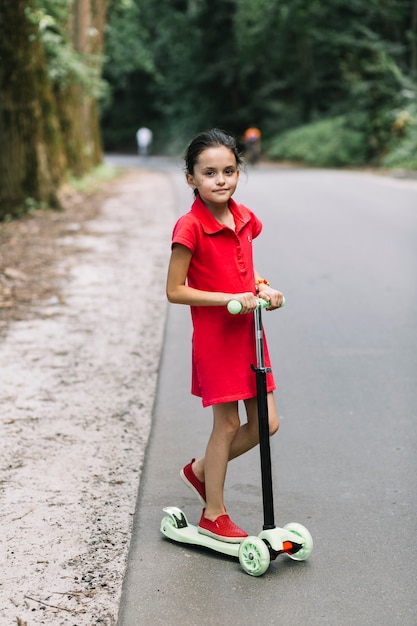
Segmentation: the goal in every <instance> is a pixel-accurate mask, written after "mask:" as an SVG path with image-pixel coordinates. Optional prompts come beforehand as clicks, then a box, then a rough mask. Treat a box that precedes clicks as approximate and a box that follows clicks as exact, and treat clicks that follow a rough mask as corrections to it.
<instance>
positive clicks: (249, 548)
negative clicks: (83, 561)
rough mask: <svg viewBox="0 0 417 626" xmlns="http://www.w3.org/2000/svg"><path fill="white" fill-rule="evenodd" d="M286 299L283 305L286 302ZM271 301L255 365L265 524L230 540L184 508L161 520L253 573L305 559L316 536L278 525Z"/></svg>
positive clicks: (170, 532) (237, 307)
mask: <svg viewBox="0 0 417 626" xmlns="http://www.w3.org/2000/svg"><path fill="white" fill-rule="evenodd" d="M284 303H285V300H284V302H283V303H282V305H281V306H284ZM268 305H269V303H268V302H267V301H266V300H263V299H262V298H258V304H257V308H256V310H255V314H254V318H255V335H256V358H257V366H256V367H254V366H253V365H252V369H253V371H254V372H255V375H256V390H257V398H258V421H259V448H260V457H261V475H262V499H263V510H264V525H263V530H262V532H261V533H260V534H259V535H257V536H249V537H245V539H243V541H242V542H241V543H239V544H236V543H227V542H225V541H221V540H219V539H214V538H212V537H208V536H207V535H203V534H201V533H199V532H198V529H197V527H196V526H193V525H192V524H189V523H188V520H187V518H186V516H185V514H184V513H183V511H181V509H179V508H177V507H174V506H170V507H166V508H164V509H163V510H164V512H165V513H166V514H167V515H166V516H165V517H164V518H163V519H162V522H161V532H162V534H163V535H164V536H165V537H167V538H168V539H172V540H173V541H177V542H179V543H188V544H192V545H195V546H202V547H205V548H209V549H211V550H214V551H216V552H220V553H222V554H226V555H228V556H232V557H236V558H238V559H239V562H240V565H241V566H242V569H243V570H244V571H245V572H246V573H247V574H250V575H251V576H261V575H262V574H264V573H265V572H266V570H267V569H268V567H269V564H270V562H271V561H272V560H274V559H276V558H277V556H278V555H279V554H287V555H288V556H289V557H290V558H291V559H293V560H294V561H305V560H306V559H308V557H309V556H310V555H311V553H312V551H313V539H312V537H311V535H310V533H309V531H308V530H307V528H305V527H304V526H302V525H301V524H298V523H296V522H292V523H290V524H286V525H285V526H284V527H283V528H277V527H276V526H275V522H274V504H273V494H272V470H271V449H270V442H269V425H268V403H267V387H266V374H267V372H268V371H270V370H269V369H268V368H266V367H265V363H264V347H263V326H262V309H263V308H267V307H268ZM227 308H228V310H229V312H230V313H232V314H236V313H240V311H241V310H242V305H241V303H240V302H239V301H238V300H231V301H230V302H229V303H228V305H227Z"/></svg>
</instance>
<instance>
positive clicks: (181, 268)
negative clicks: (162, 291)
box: [166, 244, 256, 313]
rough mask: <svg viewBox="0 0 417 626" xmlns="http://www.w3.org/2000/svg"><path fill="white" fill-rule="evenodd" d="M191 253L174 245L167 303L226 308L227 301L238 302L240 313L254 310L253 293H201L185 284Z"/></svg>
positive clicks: (182, 247) (167, 287)
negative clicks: (240, 308)
mask: <svg viewBox="0 0 417 626" xmlns="http://www.w3.org/2000/svg"><path fill="white" fill-rule="evenodd" d="M191 256H192V255H191V251H190V250H189V249H188V248H186V247H185V246H182V245H181V244H176V245H174V247H173V249H172V252H171V259H170V262H169V266H168V277H167V286H166V293H167V298H168V300H169V302H172V303H174V304H188V305H190V306H226V305H227V303H228V302H229V300H239V302H241V304H242V306H243V309H242V313H249V312H250V311H254V310H255V308H256V297H255V296H254V295H253V293H250V292H248V293H238V294H231V293H223V292H217V291H202V290H200V289H194V288H193V287H189V286H188V285H187V284H186V279H187V273H188V268H189V265H190V261H191Z"/></svg>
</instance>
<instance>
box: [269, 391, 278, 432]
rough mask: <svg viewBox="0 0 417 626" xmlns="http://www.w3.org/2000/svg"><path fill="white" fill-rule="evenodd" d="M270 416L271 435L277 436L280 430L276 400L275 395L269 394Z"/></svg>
mask: <svg viewBox="0 0 417 626" xmlns="http://www.w3.org/2000/svg"><path fill="white" fill-rule="evenodd" d="M268 415H269V434H270V436H271V437H272V435H275V433H276V432H277V430H278V428H279V417H278V413H277V410H276V407H275V399H274V395H273V393H269V394H268Z"/></svg>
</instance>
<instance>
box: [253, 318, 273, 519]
mask: <svg viewBox="0 0 417 626" xmlns="http://www.w3.org/2000/svg"><path fill="white" fill-rule="evenodd" d="M254 315H255V334H256V357H257V367H254V366H253V365H252V369H253V370H254V372H255V374H256V393H257V402H258V424H259V449H260V457H261V477H262V499H263V509H264V526H263V529H264V530H271V529H273V528H275V521H274V497H273V493H272V471H271V447H270V441H269V419H268V398H267V387H266V374H267V372H270V371H271V369H270V368H268V367H265V361H264V345H263V327H262V308H261V307H258V308H257V309H256V310H255V314H254Z"/></svg>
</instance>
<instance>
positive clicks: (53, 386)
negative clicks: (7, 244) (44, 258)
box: [0, 170, 174, 626]
mask: <svg viewBox="0 0 417 626" xmlns="http://www.w3.org/2000/svg"><path fill="white" fill-rule="evenodd" d="M173 221H174V194H173V189H172V187H171V182H170V179H169V177H168V176H166V175H165V174H162V173H157V172H150V171H147V170H136V171H131V172H128V173H127V174H126V175H125V176H123V177H122V179H120V180H118V181H116V183H114V184H113V186H112V192H111V194H110V196H109V197H107V198H105V199H103V202H102V205H101V207H100V210H99V214H98V217H97V218H95V219H93V220H92V221H90V222H88V223H87V228H85V225H84V228H83V229H80V230H79V229H78V227H77V224H75V225H74V227H73V228H72V231H73V232H69V233H67V235H66V236H64V237H62V238H61V239H60V241H59V242H58V243H59V244H60V245H62V246H69V247H70V248H71V249H72V247H73V246H76V248H77V249H78V250H79V252H78V253H77V255H76V258H74V256H73V255H69V256H68V258H67V259H66V260H65V261H64V263H66V267H65V271H64V272H63V276H65V277H66V278H63V279H62V281H61V284H60V297H55V298H53V297H52V298H50V299H49V301H48V302H47V303H46V304H45V305H44V307H43V308H42V310H41V311H40V313H41V314H39V315H37V316H34V317H33V318H32V319H27V320H21V321H17V322H13V323H12V324H11V325H10V327H9V329H8V332H7V333H6V335H5V337H4V338H3V339H2V342H1V344H0V400H1V406H2V413H1V420H0V428H1V433H0V441H1V443H0V447H1V450H0V453H1V459H2V463H1V473H0V494H1V512H0V516H1V528H2V533H1V535H0V547H1V553H0V559H1V563H2V566H3V568H2V569H3V572H2V576H1V583H0V624H1V626H8V625H9V624H10V625H11V624H19V625H20V626H24V625H27V626H33V625H35V624H36V625H37V624H51V625H53V626H59V625H72V626H75V625H76V626H84V625H86V626H87V625H88V626H92V625H93V624H105V625H112V624H116V622H117V612H118V606H119V601H120V593H121V585H122V581H123V575H124V571H125V565H126V559H127V553H128V548H129V542H130V534H131V524H132V517H133V513H134V509H135V503H136V495H137V490H138V485H139V480H140V474H141V467H142V463H143V457H144V451H145V447H146V443H147V440H148V435H149V430H150V422H151V413H152V406H153V401H154V396H155V387H156V381H157V372H158V364H159V355H160V351H161V346H162V341H163V331H164V322H165V314H166V299H165V274H166V266H167V262H168V255H169V248H170V235H171V228H172V225H173ZM61 262H63V261H61Z"/></svg>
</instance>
